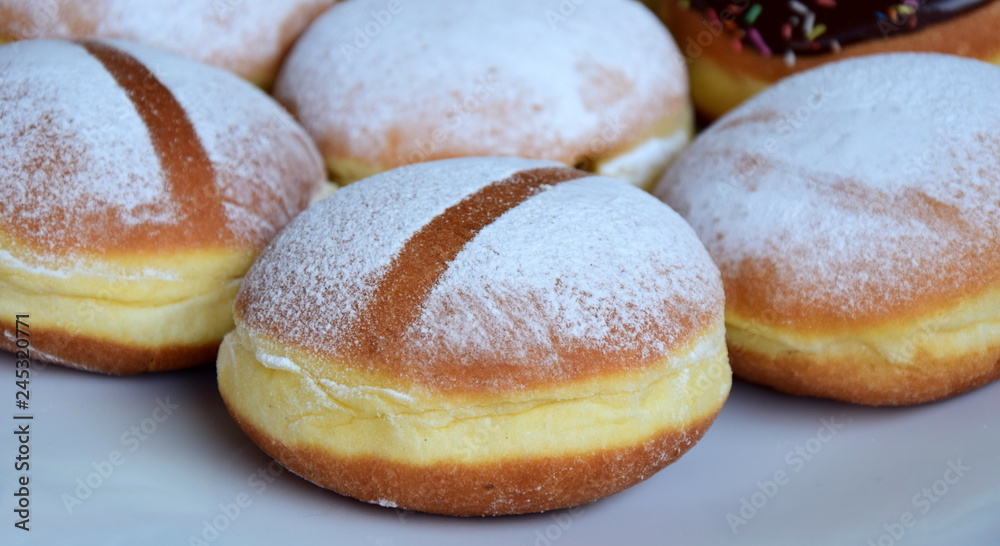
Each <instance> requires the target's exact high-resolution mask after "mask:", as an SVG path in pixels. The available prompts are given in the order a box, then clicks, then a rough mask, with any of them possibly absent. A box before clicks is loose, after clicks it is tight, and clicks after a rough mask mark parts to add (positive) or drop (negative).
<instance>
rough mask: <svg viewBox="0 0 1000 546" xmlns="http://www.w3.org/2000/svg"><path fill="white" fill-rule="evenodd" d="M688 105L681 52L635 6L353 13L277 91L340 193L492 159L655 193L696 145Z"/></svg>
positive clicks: (303, 53)
mask: <svg viewBox="0 0 1000 546" xmlns="http://www.w3.org/2000/svg"><path fill="white" fill-rule="evenodd" d="M567 5H568V6H569V7H566V6H567ZM570 8H572V9H570ZM687 93H688V88H687V75H686V72H685V68H684V63H683V62H682V60H681V56H680V54H679V52H678V51H677V47H676V45H674V43H673V41H672V39H671V38H670V35H669V34H668V33H667V31H666V30H665V29H664V28H663V25H661V24H660V23H659V22H658V21H657V19H656V17H655V16H653V15H652V14H651V13H650V12H649V10H648V9H646V8H645V7H643V6H642V5H641V4H639V3H637V2H634V1H632V0H590V1H588V2H585V3H582V4H579V5H577V4H574V3H572V2H566V3H562V4H556V3H551V5H550V6H549V7H546V5H545V4H544V3H543V4H539V3H538V2H535V1H534V0H469V1H464V2H452V1H449V0H427V1H424V2H422V3H420V4H419V5H411V4H408V3H398V2H390V3H388V4H386V3H385V2H383V1H382V0H352V1H350V2H343V3H340V4H337V5H335V6H334V7H333V8H331V9H330V10H329V11H327V12H326V13H324V14H323V15H322V16H321V17H320V18H319V19H317V20H316V22H315V23H314V24H313V25H312V26H310V27H309V29H308V30H307V31H306V32H305V33H304V34H303V35H302V38H301V40H300V41H299V42H297V43H296V45H295V47H294V48H293V49H292V52H291V53H290V54H289V57H288V59H287V61H286V62H285V64H284V65H283V66H282V69H281V72H280V74H279V76H278V82H277V83H276V85H275V96H276V97H277V98H278V100H279V101H281V102H282V103H283V104H285V105H286V106H287V107H288V108H289V110H290V111H292V112H293V113H294V114H295V115H296V116H297V117H298V119H299V120H300V121H301V122H302V124H303V126H304V127H305V128H306V130H308V131H309V133H310V134H311V135H312V136H313V138H315V139H316V141H317V143H318V145H319V148H320V152H321V153H322V154H323V156H324V158H325V160H326V163H327V166H328V168H329V170H330V172H331V177H332V179H333V180H334V181H335V182H338V183H349V182H353V181H355V180H358V179H361V178H364V177H365V176H369V175H371V174H374V173H377V172H380V171H383V170H386V169H390V168H393V167H398V166H401V165H407V164H411V163H419V162H423V161H430V160H434V159H442V158H449V157H460V156H483V155H490V156H520V157H529V158H538V159H550V160H556V161H561V162H563V163H565V164H567V165H575V166H577V167H580V168H583V169H585V170H588V171H591V172H596V173H599V174H603V175H609V176H616V177H620V178H623V179H626V180H628V181H630V182H632V183H634V184H636V185H639V186H643V187H648V186H650V185H651V184H652V183H654V182H655V181H656V180H657V179H658V178H659V176H660V175H661V174H662V172H663V170H664V167H665V165H666V164H667V163H668V162H669V160H670V159H672V158H673V157H674V155H675V154H676V152H677V151H678V150H680V149H681V148H682V147H683V146H684V145H685V144H686V143H687V142H688V140H689V136H690V134H691V130H692V128H691V123H692V121H691V120H692V115H691V109H690V105H689V99H688V96H687Z"/></svg>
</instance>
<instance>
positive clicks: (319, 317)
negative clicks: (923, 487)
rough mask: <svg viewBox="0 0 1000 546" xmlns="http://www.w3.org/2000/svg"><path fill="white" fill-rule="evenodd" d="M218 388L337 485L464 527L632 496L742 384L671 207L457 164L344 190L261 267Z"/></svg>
mask: <svg viewBox="0 0 1000 546" xmlns="http://www.w3.org/2000/svg"><path fill="white" fill-rule="evenodd" d="M234 309H235V314H236V324H237V326H236V329H235V330H234V331H233V332H232V333H231V334H229V335H228V336H227V337H226V340H225V341H224V342H223V345H222V347H221V349H220V351H219V365H218V374H219V390H220V392H221V393H222V396H223V399H224V400H225V402H226V405H227V406H228V408H229V411H230V413H231V414H232V415H233V417H234V418H235V419H236V421H237V422H239V424H240V426H241V427H242V428H243V429H244V430H245V431H246V432H247V433H248V434H249V435H250V437H251V438H252V439H253V440H254V441H255V442H257V444H258V445H260V446H261V447H262V448H263V449H264V450H265V451H267V452H268V453H269V454H271V455H272V456H274V457H275V458H276V459H277V460H278V461H280V462H281V463H282V464H284V465H286V466H287V467H288V468H290V469H291V470H293V471H294V472H296V473H298V474H300V475H302V476H303V477H305V478H306V479H308V480H311V481H313V482H315V483H317V484H319V485H322V486H324V487H327V488H330V489H333V490H335V491H338V492H340V493H342V494H345V495H350V496H353V497H357V498H359V499H362V500H365V501H368V502H373V503H379V504H383V505H386V506H398V507H401V508H407V509H414V510H422V511H428V512H437V513H444V514H457V515H484V514H514V513H521V512H536V511H541V510H550V509H554V508H559V507H564V506H570V505H574V504H579V503H583V502H588V501H592V500H594V499H597V498H599V497H603V496H605V495H608V494H611V493H614V492H616V491H619V490H621V489H623V488H625V487H628V486H630V485H632V484H634V483H636V482H638V481H640V480H642V479H645V478H646V477H648V476H650V475H651V474H653V473H654V472H656V471H657V470H658V469H660V468H661V467H663V466H665V465H666V464H668V463H670V462H671V461H673V460H674V459H676V458H677V457H679V456H680V455H681V454H682V453H684V452H685V451H686V450H687V449H688V448H690V447H691V446H692V445H693V444H694V442H696V441H697V440H698V439H699V438H700V437H701V435H702V434H703V433H704V432H705V430H706V428H707V427H708V426H709V424H710V423H711V422H712V420H713V418H714V416H715V415H716V413H717V412H718V411H719V409H720V407H721V405H722V403H723V402H724V400H725V399H726V396H727V394H728V392H729V386H730V371H729V366H728V364H727V360H726V350H725V340H724V332H723V328H722V325H723V317H722V311H723V303H722V285H721V282H720V281H719V278H718V271H717V270H716V268H715V266H714V265H713V264H712V262H711V259H710V258H709V257H708V254H707V253H705V251H704V248H703V247H702V246H701V244H700V243H699V242H698V240H697V238H696V237H695V235H694V234H693V233H692V232H691V230H690V228H689V227H688V226H687V225H685V224H684V222H683V221H682V220H681V219H680V217H679V216H677V215H676V214H675V213H674V212H673V211H671V210H670V209H669V207H666V206H665V205H663V204H662V203H660V202H658V201H657V200H656V199H655V198H654V197H652V196H650V195H648V194H646V193H645V192H642V191H640V190H638V189H636V188H633V187H630V186H629V185H627V184H624V183H621V182H619V181H616V180H609V179H603V178H601V177H595V176H591V175H588V174H587V173H585V172H582V171H578V170H575V169H569V168H565V167H562V166H560V165H559V164H558V163H554V162H549V161H537V160H524V159H515V158H459V159H451V160H443V161H436V162H429V163H423V164H419V165H413V166H407V167H401V168H399V169H395V170H392V171H389V172H386V173H383V174H380V175H376V176H374V177H372V178H369V179H366V180H364V181H361V182H358V183H357V184H353V185H351V186H348V187H347V188H344V189H341V190H339V191H338V192H337V193H335V194H333V195H332V196H331V197H328V198H327V199H325V200H323V201H320V202H319V203H317V204H316V205H315V206H313V207H311V208H309V209H308V210H307V211H306V212H304V213H303V214H302V215H300V216H299V217H298V218H297V219H296V220H294V221H293V222H292V223H291V224H290V225H289V226H288V228H287V229H285V230H284V231H282V233H281V235H279V236H278V237H277V238H276V239H275V240H274V242H273V243H272V244H271V245H270V246H269V247H268V249H267V250H265V251H264V253H263V254H262V255H261V257H260V259H259V260H258V261H257V262H256V263H255V264H254V265H253V267H252V268H251V270H250V272H249V273H248V275H247V277H246V280H245V281H244V284H243V286H242V288H241V289H240V293H239V296H238V297H237V301H236V305H235V307H234Z"/></svg>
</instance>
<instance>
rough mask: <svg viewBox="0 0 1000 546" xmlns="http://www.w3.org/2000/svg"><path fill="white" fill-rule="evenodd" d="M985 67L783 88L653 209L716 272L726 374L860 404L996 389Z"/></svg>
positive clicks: (995, 84) (997, 72)
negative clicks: (672, 212) (660, 210)
mask: <svg viewBox="0 0 1000 546" xmlns="http://www.w3.org/2000/svg"><path fill="white" fill-rule="evenodd" d="M996 89H1000V68H998V67H996V66H993V65H990V64H987V63H983V62H980V61H974V60H969V59H963V58H960V57H952V56H947V55H938V54H929V53H925V54H917V53H913V54H906V53H897V54H887V55H876V56H872V57H859V58H856V59H851V60H846V61H841V62H837V63H832V64H828V65H824V66H823V67H820V68H817V69H815V70H813V71H809V72H804V73H802V74H800V75H797V76H793V77H790V78H788V79H786V80H783V81H782V82H780V83H778V84H777V85H775V86H774V87H771V88H769V89H768V90H767V91H764V92H763V93H761V94H760V95H758V96H756V97H754V98H753V99H751V100H749V101H747V102H746V103H745V104H743V105H742V106H740V107H738V108H736V109H735V110H733V111H731V112H730V113H729V114H727V115H726V116H724V117H723V118H721V119H720V120H719V121H717V122H716V123H715V124H714V125H713V126H712V127H710V128H709V129H708V130H707V131H705V132H704V133H703V134H702V135H701V136H699V138H698V139H697V140H696V141H695V143H694V144H692V146H691V148H689V150H688V151H687V152H686V153H684V154H683V155H682V156H681V157H680V158H679V159H678V160H677V162H676V163H675V165H674V166H673V167H672V168H671V169H670V171H668V173H667V175H666V176H665V177H664V179H663V181H662V182H661V184H660V186H659V187H658V188H657V190H656V194H657V196H659V197H661V198H662V199H664V200H665V201H666V202H667V203H668V204H670V205H671V206H673V207H674V208H675V209H676V210H677V211H678V212H680V213H681V214H682V215H683V216H684V217H685V218H686V219H687V220H688V222H690V223H691V225H692V226H693V227H694V229H695V231H696V232H697V233H698V235H699V236H700V237H701V239H702V241H703V242H704V243H705V245H706V246H707V247H708V250H709V253H710V254H711V255H712V257H713V258H714V259H715V261H716V263H717V264H718V265H719V268H720V269H721V271H722V278H723V283H724V285H725V287H726V326H727V337H728V341H729V350H730V355H731V359H732V365H733V371H734V373H735V374H737V375H738V376H742V377H743V378H745V379H748V380H750V381H754V382H757V383H762V384H765V385H770V386H772V387H775V388H777V389H779V390H782V391H786V392H790V393H794V394H803V395H811V396H820V397H828V398H835V399H838V400H845V401H849V402H856V403H861V404H871V405H902V404H915V403H920V402H926V401H931V400H937V399H941V398H946V397H949V396H953V395H955V394H959V393H961V392H964V391H967V390H970V389H973V388H976V387H978V386H980V385H983V384H985V383H987V382H989V381H992V380H995V379H996V378H997V377H998V376H1000V252H998V250H1000V201H998V198H997V196H998V195H1000V106H997V103H996V100H995V97H994V91H995V90H996Z"/></svg>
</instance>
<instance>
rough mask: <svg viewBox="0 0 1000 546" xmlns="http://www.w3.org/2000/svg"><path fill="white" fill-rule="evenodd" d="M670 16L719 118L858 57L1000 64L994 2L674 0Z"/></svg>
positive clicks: (668, 6) (698, 90)
mask: <svg viewBox="0 0 1000 546" xmlns="http://www.w3.org/2000/svg"><path fill="white" fill-rule="evenodd" d="M661 15H662V16H663V19H664V21H665V22H666V23H667V26H668V27H669V28H670V29H671V31H672V32H673V33H674V36H675V38H676V39H677V42H678V45H679V47H680V48H681V51H682V52H683V53H684V55H685V57H687V61H688V67H689V70H690V73H691V90H692V95H693V98H694V103H695V107H696V109H697V110H698V112H699V113H701V114H702V115H704V116H705V117H706V118H709V119H714V118H717V117H719V116H720V115H722V114H723V113H724V112H726V111H727V110H729V109H730V108H732V107H734V106H736V105H737V104H739V103H741V102H742V101H744V100H745V99H747V98H748V97H750V96H752V95H754V94H755V93H757V92H759V91H761V90H762V89H764V88H765V87H767V86H768V85H770V84H772V83H774V82H775V81H778V80H780V79H781V78H784V77H786V76H788V75H790V74H794V73H797V72H801V71H803V70H808V69H810V68H813V67H816V66H818V65H820V64H823V63H826V62H830V61H833V60H839V59H845V58H848V57H856V56H862V55H872V54H877V53H889V52H902V51H924V52H937V53H948V54H953V55H961V56H965V57H972V58H975V59H979V60H983V61H987V62H992V63H994V64H996V63H1000V34H998V33H997V32H996V29H997V28H1000V2H996V1H993V0H905V1H886V0H878V1H872V2H866V1H864V0H779V1H754V0H737V1H735V2H726V1H722V0H690V1H688V0H683V1H678V0H664V1H663V2H661Z"/></svg>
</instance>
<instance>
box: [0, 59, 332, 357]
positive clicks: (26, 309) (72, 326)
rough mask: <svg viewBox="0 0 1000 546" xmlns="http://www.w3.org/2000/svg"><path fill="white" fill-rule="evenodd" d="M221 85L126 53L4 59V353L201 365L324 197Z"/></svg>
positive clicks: (309, 167) (277, 126) (277, 131)
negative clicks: (239, 295) (270, 261)
mask: <svg viewBox="0 0 1000 546" xmlns="http://www.w3.org/2000/svg"><path fill="white" fill-rule="evenodd" d="M323 179H324V171H323V163H322V160H321V159H320V157H319V154H318V152H317V151H316V148H315V146H314V145H313V144H312V142H311V141H310V140H309V137H308V136H307V135H306V134H305V132H304V131H303V130H302V129H301V127H299V126H298V125H297V124H296V123H295V121H294V120H293V119H292V118H291V116H289V115H288V114H287V113H286V112H285V111H284V110H283V109H282V108H281V106H279V105H278V104H277V103H275V102H274V101H272V100H271V99H270V98H268V97H267V96H266V95H265V94H264V93H263V92H261V91H260V90H259V89H257V88H255V87H253V86H252V85H250V84H249V83H247V82H245V81H243V80H240V79H239V78H237V77H235V76H233V75H232V74H229V73H226V72H224V71H222V70H218V69H216V68H212V67H208V66H204V65H201V64H199V63H196V62H195V61H191V60H188V59H184V58H182V57H177V56H175V55H172V54H168V53H162V52H160V51H157V50H153V49H149V48H146V47H142V46H138V45H134V44H129V43H126V42H103V41H84V42H77V43H73V42H64V41H48V40H34V41H26V42H21V43H17V44H7V45H5V46H2V47H0V329H2V336H0V348H2V349H7V350H13V348H14V341H15V339H16V336H15V335H14V334H15V324H14V317H15V315H16V314H23V313H29V314H30V321H28V322H29V324H30V325H31V336H32V337H31V347H32V350H33V351H34V355H33V356H34V357H36V358H39V359H44V360H49V361H53V362H59V363H62V364H66V365H69V366H74V367H78V368H83V369H87V370H92V371H98V372H105V373H115V374H130V373H137V372H144V371H154V370H165V369H172V368H181V367H185V366H192V365H195V364H200V363H204V362H206V361H211V360H212V358H213V357H214V355H215V353H216V351H217V348H218V344H219V342H220V341H221V340H222V336H223V335H225V333H226V332H228V331H229V330H230V329H231V328H232V326H233V322H232V314H231V306H232V301H233V298H234V296H235V295H236V291H237V289H238V287H239V282H240V278H241V277H242V276H243V273H244V272H245V271H246V269H247V268H248V267H249V266H250V263H251V262H252V261H253V259H254V258H255V257H256V255H257V254H258V252H259V251H260V249H262V248H263V247H264V245H265V244H266V243H267V242H268V241H269V240H270V238H271V237H272V236H273V235H274V234H275V232H277V230H278V229H280V228H281V227H282V226H283V225H284V224H286V223H287V222H288V221H289V220H290V219H291V218H292V217H293V216H294V215H295V214H297V213H298V212H299V211H301V210H302V209H303V208H304V207H305V206H306V205H307V204H308V203H309V202H310V199H311V197H312V196H313V195H314V194H315V193H316V192H317V191H318V190H319V189H320V185H321V184H322V183H323Z"/></svg>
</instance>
